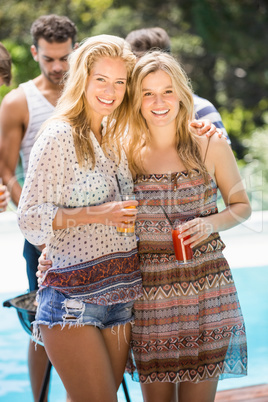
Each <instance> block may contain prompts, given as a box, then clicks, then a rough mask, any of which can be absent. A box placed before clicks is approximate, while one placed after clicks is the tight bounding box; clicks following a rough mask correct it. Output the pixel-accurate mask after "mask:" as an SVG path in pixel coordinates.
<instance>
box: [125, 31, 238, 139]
mask: <svg viewBox="0 0 268 402" xmlns="http://www.w3.org/2000/svg"><path fill="white" fill-rule="evenodd" d="M125 39H126V41H127V42H128V43H129V44H130V46H131V49H132V51H133V53H134V54H135V55H136V56H137V57H138V58H140V57H141V56H143V55H144V54H145V53H146V52H148V51H149V50H152V49H154V50H155V49H160V50H162V51H164V52H167V53H171V44H170V38H169V36H168V34H167V32H166V31H165V30H164V29H163V28H160V27H153V28H143V29H137V30H134V31H131V32H130V33H129V34H128V35H127V36H126V38H125ZM193 99H194V110H195V118H196V119H197V120H199V119H200V120H209V121H211V122H212V123H213V124H214V125H215V126H216V128H218V129H219V130H221V132H222V133H223V135H224V137H226V138H227V142H228V143H229V144H231V141H230V138H229V136H228V134H227V131H226V129H225V127H224V125H223V122H222V119H221V116H220V114H219V112H218V111H217V109H216V108H215V106H214V105H213V104H212V103H211V102H210V101H208V100H207V99H204V98H201V97H200V96H198V95H196V94H193ZM196 127H197V126H196ZM203 128H204V123H202V125H200V130H202V129H203ZM205 131H206V128H205ZM205 131H203V132H205Z"/></svg>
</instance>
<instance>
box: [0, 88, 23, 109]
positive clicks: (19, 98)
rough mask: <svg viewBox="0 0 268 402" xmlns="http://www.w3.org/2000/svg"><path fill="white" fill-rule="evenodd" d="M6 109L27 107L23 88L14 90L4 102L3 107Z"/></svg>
mask: <svg viewBox="0 0 268 402" xmlns="http://www.w3.org/2000/svg"><path fill="white" fill-rule="evenodd" d="M2 105H3V106H5V107H11V108H12V107H25V106H26V107H27V100H26V97H25V94H24V91H23V89H22V88H20V87H19V88H16V89H12V91H10V92H9V93H8V94H7V95H6V96H5V97H4V98H3V101H2V104H1V106H2Z"/></svg>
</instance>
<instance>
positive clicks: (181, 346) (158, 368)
mask: <svg viewBox="0 0 268 402" xmlns="http://www.w3.org/2000/svg"><path fill="white" fill-rule="evenodd" d="M134 191H135V193H136V199H137V200H138V201H139V207H138V208H139V213H138V218H137V221H136V234H137V236H138V237H139V257H140V269H141V273H142V279H143V297H142V298H141V299H139V300H137V301H136V302H135V305H134V306H135V325H134V327H133V330H132V345H131V346H132V347H131V353H130V359H129V362H128V371H129V372H130V373H131V374H132V376H133V379H134V380H139V381H140V382H142V383H152V382H155V381H163V382H173V383H176V382H181V381H192V382H194V383H198V382H200V381H204V380H213V379H218V378H220V379H223V378H226V377H235V376H242V375H246V373H247V344H246V333H245V325H244V320H243V316H242V312H241V309H240V304H239V301H238V297H237V291H236V287H235V284H234V281H233V278H232V274H231V271H230V268H229V266H228V263H227V261H226V259H225V258H224V256H223V253H222V250H223V249H224V247H225V245H224V244H223V242H222V240H221V238H220V236H219V234H218V233H213V234H211V235H210V236H209V237H208V238H207V239H206V240H205V241H203V242H202V243H200V244H199V245H198V246H197V247H195V248H194V249H193V258H192V259H191V260H189V261H187V263H183V262H182V263H176V260H175V255H174V249H173V243H172V234H171V227H170V224H169V222H168V221H167V219H166V218H165V215H164V213H163V210H162V209H161V208H162V207H164V208H165V210H166V212H167V213H168V215H169V216H170V218H171V220H172V221H175V220H178V219H179V220H182V221H187V220H190V219H193V218H197V217H204V216H208V215H211V214H216V213H217V212H218V211H217V206H216V199H217V186H216V184H215V182H214V181H213V180H212V179H211V177H210V176H208V184H206V181H205V180H204V177H203V176H202V175H201V174H200V173H199V171H197V170H195V171H193V172H191V173H189V174H188V173H185V172H179V173H173V174H148V175H139V176H138V177H137V179H136V181H135V186H134ZM161 206H162V207H161ZM137 373H138V376H137Z"/></svg>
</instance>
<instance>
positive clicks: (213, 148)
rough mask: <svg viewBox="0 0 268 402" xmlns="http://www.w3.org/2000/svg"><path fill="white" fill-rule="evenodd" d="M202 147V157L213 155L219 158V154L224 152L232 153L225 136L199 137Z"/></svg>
mask: <svg viewBox="0 0 268 402" xmlns="http://www.w3.org/2000/svg"><path fill="white" fill-rule="evenodd" d="M197 139H198V142H199V145H200V148H201V154H202V157H203V158H202V159H203V160H204V158H205V156H206V158H207V157H208V156H209V157H213V159H214V158H218V156H220V155H223V154H232V149H231V147H230V145H229V144H228V142H227V141H226V139H225V138H223V137H221V138H219V137H218V135H213V136H212V137H209V138H208V137H206V136H205V135H203V136H201V137H200V136H199V137H197Z"/></svg>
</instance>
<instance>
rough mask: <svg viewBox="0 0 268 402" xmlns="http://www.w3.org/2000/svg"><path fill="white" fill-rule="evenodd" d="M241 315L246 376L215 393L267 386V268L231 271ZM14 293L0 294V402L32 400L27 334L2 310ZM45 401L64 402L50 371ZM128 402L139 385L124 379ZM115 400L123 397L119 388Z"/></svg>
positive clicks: (11, 312)
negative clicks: (245, 348) (244, 328)
mask: <svg viewBox="0 0 268 402" xmlns="http://www.w3.org/2000/svg"><path fill="white" fill-rule="evenodd" d="M232 272H233V276H234V280H235V283H236V287H237V290H238V295H239V299H240V303H241V306H242V311H243V314H244V318H245V322H246V330H247V338H248V358H249V369H248V376H247V377H242V378H237V379H229V380H223V381H221V382H220V383H219V386H218V390H225V389H230V388H236V387H243V386H250V385H256V384H263V383H268V364H267V361H268V291H267V284H268V266H263V267H249V268H240V269H233V271H232ZM15 296H18V293H16V294H14V293H10V292H9V293H1V294H0V311H1V328H0V401H1V402H30V401H32V400H33V399H32V395H31V389H30V383H29V377H28V368H27V347H28V342H29V335H28V334H27V333H26V332H25V330H24V329H23V328H22V326H21V324H20V322H19V319H18V316H17V312H16V310H15V309H14V308H3V307H2V304H3V301H4V300H7V299H9V298H13V297H15ZM51 376H52V380H51V385H50V391H49V392H50V393H49V401H50V402H65V400H66V398H65V395H66V394H65V390H64V387H63V386H62V384H61V381H60V379H59V377H58V375H57V373H56V372H55V370H54V369H53V368H52V372H51ZM125 379H126V382H127V386H128V390H129V394H130V398H131V401H132V402H142V396H141V391H140V387H139V384H138V383H136V382H133V381H132V380H131V378H130V376H129V375H126V376H125ZM118 401H119V402H124V401H125V396H124V392H123V389H122V386H121V387H120V389H119V391H118Z"/></svg>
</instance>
